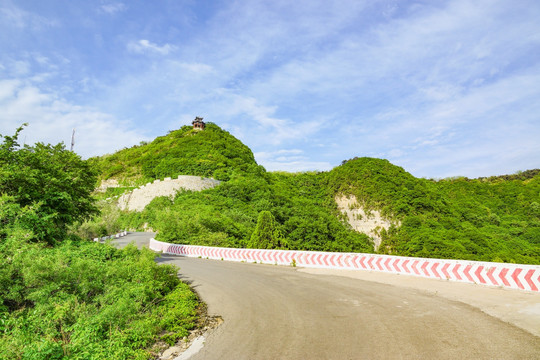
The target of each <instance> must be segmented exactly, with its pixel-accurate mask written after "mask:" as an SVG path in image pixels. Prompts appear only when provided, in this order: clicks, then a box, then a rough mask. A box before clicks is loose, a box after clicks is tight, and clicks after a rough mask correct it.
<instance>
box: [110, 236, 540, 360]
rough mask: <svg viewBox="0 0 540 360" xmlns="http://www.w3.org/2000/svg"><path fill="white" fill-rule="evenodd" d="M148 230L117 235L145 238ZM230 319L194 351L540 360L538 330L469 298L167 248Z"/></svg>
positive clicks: (215, 355)
mask: <svg viewBox="0 0 540 360" xmlns="http://www.w3.org/2000/svg"><path fill="white" fill-rule="evenodd" d="M148 239H149V237H148V235H144V234H133V235H128V236H127V237H125V238H122V239H121V240H120V241H118V242H119V243H120V244H124V243H127V242H130V241H135V242H136V243H137V244H138V245H139V246H141V245H142V246H144V244H145V243H147V241H148ZM158 262H160V263H172V264H175V265H177V266H179V267H180V272H179V275H180V277H181V278H182V279H183V280H184V281H187V282H189V283H190V284H191V285H192V287H193V288H194V289H195V290H196V291H197V292H198V293H199V295H200V296H201V298H202V299H203V300H204V301H205V302H206V303H207V304H208V310H209V313H210V314H216V315H221V316H222V317H223V319H224V322H223V324H221V325H220V326H219V327H218V328H217V329H216V330H214V331H213V332H212V333H211V334H210V335H209V336H208V338H207V339H206V342H205V345H204V347H203V348H202V349H201V350H200V351H199V352H198V353H197V354H196V355H194V356H192V357H191V358H190V359H193V360H197V359H540V338H539V337H536V336H534V335H532V334H530V333H528V332H526V331H524V330H522V329H520V328H518V327H516V326H513V325H510V324H508V323H505V322H503V321H501V320H499V319H497V318H494V317H491V316H489V315H486V314H485V313H483V312H481V311H480V310H478V309H477V308H475V307H472V306H470V305H467V304H464V303H461V302H457V301H451V300H448V299H445V298H442V297H439V296H437V295H434V294H431V293H428V292H425V291H420V290H415V289H408V288H403V287H398V286H391V285H386V284H381V283H376V282H369V281H363V280H359V279H353V278H346V277H340V276H324V275H314V274H309V273H305V272H301V271H298V270H297V269H296V268H292V267H282V266H273V265H262V264H247V263H232V262H225V261H216V260H206V259H195V258H186V257H176V256H170V255H163V256H162V257H161V258H159V259H158Z"/></svg>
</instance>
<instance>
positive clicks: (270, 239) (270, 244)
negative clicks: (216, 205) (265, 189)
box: [247, 210, 287, 249]
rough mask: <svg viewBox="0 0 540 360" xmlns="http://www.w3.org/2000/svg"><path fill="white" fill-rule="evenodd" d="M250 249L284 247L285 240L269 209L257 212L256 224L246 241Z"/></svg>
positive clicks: (285, 245) (285, 246)
mask: <svg viewBox="0 0 540 360" xmlns="http://www.w3.org/2000/svg"><path fill="white" fill-rule="evenodd" d="M247 245H248V247H249V248H250V249H285V248H287V242H286V241H285V239H284V238H283V235H282V234H281V231H280V229H279V225H278V224H277V223H276V219H274V216H273V215H272V213H271V212H270V211H267V210H264V211H261V213H260V214H259V218H258V219H257V226H256V227H255V230H254V231H253V233H252V234H251V239H250V240H249V242H248V244H247Z"/></svg>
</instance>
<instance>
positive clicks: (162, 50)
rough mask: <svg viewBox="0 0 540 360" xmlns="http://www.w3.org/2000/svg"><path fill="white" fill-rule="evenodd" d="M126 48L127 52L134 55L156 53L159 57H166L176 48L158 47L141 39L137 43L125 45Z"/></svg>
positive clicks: (169, 46) (167, 45) (168, 46)
mask: <svg viewBox="0 0 540 360" xmlns="http://www.w3.org/2000/svg"><path fill="white" fill-rule="evenodd" d="M127 48H128V50H129V51H132V52H134V53H139V54H141V53H156V54H159V55H168V54H169V53H170V52H172V51H174V50H175V49H176V47H175V46H173V45H170V44H165V45H162V46H159V45H157V44H154V43H152V42H150V41H148V40H146V39H142V40H139V41H137V42H130V43H129V44H128V45H127Z"/></svg>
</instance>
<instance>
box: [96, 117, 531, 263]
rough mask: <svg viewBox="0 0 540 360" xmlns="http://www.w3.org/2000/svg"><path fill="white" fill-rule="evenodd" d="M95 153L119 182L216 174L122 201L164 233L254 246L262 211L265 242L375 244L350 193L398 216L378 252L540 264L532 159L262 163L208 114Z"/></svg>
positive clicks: (186, 240) (348, 248) (320, 246)
mask: <svg viewBox="0 0 540 360" xmlns="http://www.w3.org/2000/svg"><path fill="white" fill-rule="evenodd" d="M93 162H94V163H95V164H97V165H98V166H99V172H100V174H101V175H100V178H101V179H108V178H117V179H120V180H122V181H124V182H125V183H126V184H129V183H131V184H133V183H134V182H136V181H137V179H140V178H142V177H145V181H151V180H153V179H155V178H161V179H163V178H164V177H168V176H172V177H175V176H177V175H180V174H185V175H200V176H211V177H214V178H217V179H220V180H224V182H223V183H222V184H221V185H220V186H218V187H216V188H214V189H209V190H205V191H202V192H190V191H184V192H179V193H178V194H177V195H176V196H175V197H174V199H169V198H166V197H161V198H156V199H154V201H153V202H152V203H151V204H149V205H148V206H147V207H146V208H145V210H144V211H142V212H140V213H137V212H132V213H129V212H120V215H119V217H118V221H119V223H120V224H121V226H123V227H126V228H132V229H137V228H138V229H142V226H143V225H147V226H149V227H150V228H152V229H154V230H155V231H158V233H159V234H158V238H159V239H160V240H163V241H167V242H172V243H183V244H199V245H211V246H225V247H251V246H253V244H254V241H253V239H255V238H256V235H254V234H257V231H259V232H260V229H261V226H260V225H258V223H259V222H260V221H261V220H259V219H260V217H261V214H263V213H264V214H266V215H265V216H264V217H263V218H265V219H267V220H263V222H264V221H266V222H271V223H272V229H273V230H272V231H271V233H274V234H275V236H274V237H271V236H270V237H269V236H267V235H266V236H265V238H266V239H267V240H265V244H269V245H268V246H273V247H275V248H289V249H298V250H320V251H342V252H343V251H344V252H374V248H373V245H372V242H371V240H370V239H369V238H368V236H367V235H364V234H360V233H357V232H355V231H353V230H352V228H351V227H350V225H349V224H348V223H347V222H346V221H345V217H344V216H343V215H342V214H341V213H340V212H339V211H338V208H337V205H336V203H335V200H334V198H335V197H336V195H346V196H351V195H354V196H355V197H356V199H357V200H358V203H359V205H361V206H363V207H364V208H365V209H367V210H368V211H369V210H370V209H371V210H378V211H380V212H381V213H382V214H383V216H385V217H387V218H390V219H393V220H396V221H397V222H399V223H400V226H394V227H391V228H390V229H389V230H388V231H387V230H384V229H382V230H381V235H382V238H383V241H382V245H381V247H380V248H379V249H378V252H380V253H385V254H394V255H405V256H419V257H437V258H454V259H468V260H481V261H497V262H515V263H528V264H540V210H539V209H540V205H539V204H540V174H539V171H538V170H529V171H525V172H523V173H520V174H515V175H506V176H500V177H491V178H482V179H467V178H452V179H443V180H429V179H419V178H415V177H414V176H412V175H411V174H409V173H407V172H406V171H405V170H403V169H402V168H400V167H398V166H395V165H393V164H391V163H390V162H388V161H386V160H381V159H373V158H355V159H351V160H349V161H344V162H343V164H342V165H341V166H338V167H336V168H334V169H333V170H331V171H329V172H307V173H284V172H266V171H265V170H264V168H262V167H261V166H258V165H257V164H256V162H255V160H254V158H253V154H252V153H251V151H250V150H249V148H247V147H246V146H245V145H243V144H242V143H241V142H240V141H239V140H237V139H235V138H234V137H233V136H232V135H230V134H229V133H228V132H225V131H223V130H221V129H220V128H219V127H218V126H217V125H215V124H208V126H207V128H206V130H204V131H201V132H195V131H193V130H192V129H191V128H190V127H183V128H182V129H180V130H177V131H171V132H170V133H169V134H168V135H166V136H164V137H159V138H157V139H156V140H155V141H154V142H152V143H149V144H146V145H141V146H136V147H133V148H131V149H125V150H121V151H120V152H118V153H116V154H113V155H108V156H105V157H102V158H95V159H93ZM114 169H117V170H114ZM122 169H124V170H122ZM149 169H153V170H152V171H150V170H149ZM115 171H118V172H115ZM116 191H118V190H116ZM268 213H270V215H271V216H272V217H271V218H270V217H269V216H268ZM95 221H98V220H97V219H96V220H95ZM257 229H259V230H257ZM268 233H269V232H267V234H268ZM254 236H255V238H254ZM265 246H266V245H265Z"/></svg>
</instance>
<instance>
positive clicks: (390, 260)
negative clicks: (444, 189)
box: [149, 239, 540, 291]
mask: <svg viewBox="0 0 540 360" xmlns="http://www.w3.org/2000/svg"><path fill="white" fill-rule="evenodd" d="M149 247H150V249H151V250H154V251H162V252H163V253H166V254H174V255H182V256H188V257H203V258H209V259H216V260H220V259H221V260H227V261H245V262H260V263H264V264H277V265H291V264H293V263H294V264H295V265H296V266H302V267H311V268H326V269H347V270H369V271H379V272H385V273H391V274H401V275H411V276H420V277H425V278H432V279H443V280H450V281H459V282H465V283H473V284H480V285H487V286H500V287H505V288H511V289H519V290H526V291H539V289H540V266H538V265H520V264H506V263H492V262H479V261H466V260H449V259H425V258H412V257H403V256H390V255H376V254H361V253H331V252H319V251H296V250H260V249H236V248H219V247H209V246H198V245H178V244H168V243H165V242H161V241H157V240H155V239H151V240H150V245H149Z"/></svg>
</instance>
